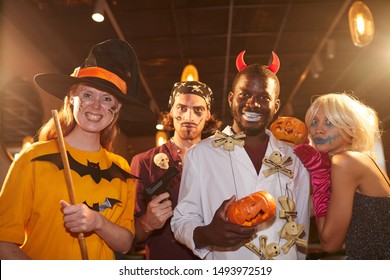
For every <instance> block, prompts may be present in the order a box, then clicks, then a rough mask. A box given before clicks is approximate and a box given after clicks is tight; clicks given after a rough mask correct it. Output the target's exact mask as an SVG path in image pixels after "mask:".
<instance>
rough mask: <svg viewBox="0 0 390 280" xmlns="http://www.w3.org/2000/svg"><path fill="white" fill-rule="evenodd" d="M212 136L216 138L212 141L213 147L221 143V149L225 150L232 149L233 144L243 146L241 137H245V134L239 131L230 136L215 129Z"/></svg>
mask: <svg viewBox="0 0 390 280" xmlns="http://www.w3.org/2000/svg"><path fill="white" fill-rule="evenodd" d="M214 137H216V138H217V139H215V140H213V142H212V145H213V147H214V148H218V147H219V146H222V145H223V149H224V150H225V151H233V150H234V146H235V145H237V146H239V147H241V148H242V147H244V144H245V141H244V139H243V138H245V137H246V135H245V134H244V133H243V132H240V133H237V134H235V135H231V136H230V135H227V134H225V133H223V132H220V131H218V130H217V131H216V132H215V134H214Z"/></svg>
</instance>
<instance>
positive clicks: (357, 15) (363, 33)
mask: <svg viewBox="0 0 390 280" xmlns="http://www.w3.org/2000/svg"><path fill="white" fill-rule="evenodd" d="M348 18H349V29H350V32H351V38H352V42H353V44H354V45H355V46H357V47H365V46H367V45H369V44H370V43H371V41H372V39H373V38H374V32H375V27H374V18H373V16H372V14H371V11H370V9H369V8H368V7H367V6H366V5H365V4H364V3H363V2H362V1H356V2H355V3H353V4H352V6H351V7H350V8H349V13H348Z"/></svg>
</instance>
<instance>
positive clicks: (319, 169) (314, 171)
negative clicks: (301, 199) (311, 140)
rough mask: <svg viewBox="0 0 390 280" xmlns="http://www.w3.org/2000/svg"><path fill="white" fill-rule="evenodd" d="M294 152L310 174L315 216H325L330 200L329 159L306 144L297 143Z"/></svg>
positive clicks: (326, 155) (325, 154)
mask: <svg viewBox="0 0 390 280" xmlns="http://www.w3.org/2000/svg"><path fill="white" fill-rule="evenodd" d="M294 153H295V154H296V155H297V156H298V158H299V159H300V160H301V161H302V163H303V165H304V166H305V167H306V169H307V171H309V173H310V175H311V184H312V186H313V204H314V216H315V218H316V219H318V218H319V217H323V216H326V213H327V211H328V204H329V200H330V166H331V160H330V157H329V155H328V154H327V153H320V152H319V151H317V150H316V149H315V148H314V147H312V146H310V145H308V144H300V145H297V146H296V147H295V148H294Z"/></svg>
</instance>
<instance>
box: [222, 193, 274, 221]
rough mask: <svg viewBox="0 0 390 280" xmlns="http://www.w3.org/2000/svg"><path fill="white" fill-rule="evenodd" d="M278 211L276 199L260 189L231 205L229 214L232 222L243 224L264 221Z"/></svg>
mask: <svg viewBox="0 0 390 280" xmlns="http://www.w3.org/2000/svg"><path fill="white" fill-rule="evenodd" d="M275 213H276V201H275V199H274V197H273V196H272V195H271V194H270V193H268V192H266V191H259V192H255V193H252V194H250V195H248V196H245V197H243V198H241V199H239V200H237V201H235V202H233V203H232V204H230V205H229V207H228V210H227V216H228V219H229V221H230V222H232V223H234V224H238V225H242V226H248V227H249V226H254V225H258V224H260V223H263V222H265V221H267V220H269V219H271V218H272V217H274V216H275Z"/></svg>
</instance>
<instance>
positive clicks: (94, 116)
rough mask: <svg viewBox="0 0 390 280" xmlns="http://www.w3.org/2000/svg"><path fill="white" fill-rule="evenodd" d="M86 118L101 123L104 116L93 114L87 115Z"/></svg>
mask: <svg viewBox="0 0 390 280" xmlns="http://www.w3.org/2000/svg"><path fill="white" fill-rule="evenodd" d="M85 115H86V117H87V118H88V119H89V120H91V121H100V120H101V119H102V117H103V116H102V115H95V114H92V113H86V114H85Z"/></svg>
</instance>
